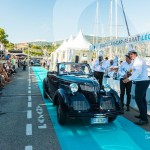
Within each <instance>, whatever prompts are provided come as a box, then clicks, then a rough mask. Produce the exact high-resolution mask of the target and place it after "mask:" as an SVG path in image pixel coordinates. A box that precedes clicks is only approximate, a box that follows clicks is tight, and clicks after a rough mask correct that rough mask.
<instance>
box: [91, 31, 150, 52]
mask: <svg viewBox="0 0 150 150" xmlns="http://www.w3.org/2000/svg"><path fill="white" fill-rule="evenodd" d="M149 41H150V33H149V32H148V33H145V34H142V35H140V34H139V35H135V36H131V37H126V38H120V39H117V40H111V41H107V42H104V43H97V44H94V45H92V46H91V47H90V50H98V49H104V48H108V47H117V46H125V45H127V44H136V43H140V42H149Z"/></svg>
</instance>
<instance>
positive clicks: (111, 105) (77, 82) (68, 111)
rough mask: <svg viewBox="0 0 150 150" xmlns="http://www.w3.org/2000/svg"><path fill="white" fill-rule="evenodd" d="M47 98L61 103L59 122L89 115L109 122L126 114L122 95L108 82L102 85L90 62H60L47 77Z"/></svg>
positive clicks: (44, 81) (57, 105)
mask: <svg viewBox="0 0 150 150" xmlns="http://www.w3.org/2000/svg"><path fill="white" fill-rule="evenodd" d="M43 95H44V98H49V99H50V100H51V101H52V102H53V104H54V105H56V107H57V118H58V122H59V124H61V125H63V124H65V123H66V120H67V118H68V117H73V118H74V117H75V118H77V117H80V118H84V117H88V118H90V119H91V124H98V123H102V124H105V123H108V122H112V121H114V120H115V119H116V117H117V115H120V114H123V109H122V106H121V101H120V98H119V96H118V94H117V92H116V91H114V90H113V89H111V88H110V87H109V86H108V85H104V86H103V90H100V86H99V83H98V81H97V80H96V78H95V77H94V76H93V73H92V71H91V69H90V66H89V65H88V64H84V63H72V62H68V63H58V64H57V68H56V71H51V72H48V73H47V77H46V78H45V79H44V80H43Z"/></svg>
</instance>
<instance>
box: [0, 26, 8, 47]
mask: <svg viewBox="0 0 150 150" xmlns="http://www.w3.org/2000/svg"><path fill="white" fill-rule="evenodd" d="M7 37H8V35H7V34H6V33H5V30H4V29H2V28H0V42H1V43H3V44H4V46H5V47H6V46H7V44H8V43H9V41H8V40H7Z"/></svg>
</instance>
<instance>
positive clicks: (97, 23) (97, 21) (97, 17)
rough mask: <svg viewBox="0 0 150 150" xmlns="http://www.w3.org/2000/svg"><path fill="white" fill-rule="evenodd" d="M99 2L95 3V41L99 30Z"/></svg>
mask: <svg viewBox="0 0 150 150" xmlns="http://www.w3.org/2000/svg"><path fill="white" fill-rule="evenodd" d="M98 26H99V2H98V0H97V3H96V43H98V32H99V28H98Z"/></svg>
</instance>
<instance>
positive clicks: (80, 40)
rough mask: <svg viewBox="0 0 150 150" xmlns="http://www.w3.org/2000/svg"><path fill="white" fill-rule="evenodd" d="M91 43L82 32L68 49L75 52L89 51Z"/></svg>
mask: <svg viewBox="0 0 150 150" xmlns="http://www.w3.org/2000/svg"><path fill="white" fill-rule="evenodd" d="M90 46H91V43H90V42H88V40H87V39H86V38H85V37H84V35H83V34H82V32H81V30H80V32H79V33H78V35H77V36H76V38H75V39H74V40H73V42H72V43H71V44H70V45H69V47H68V48H71V49H75V50H89V47H90Z"/></svg>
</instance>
